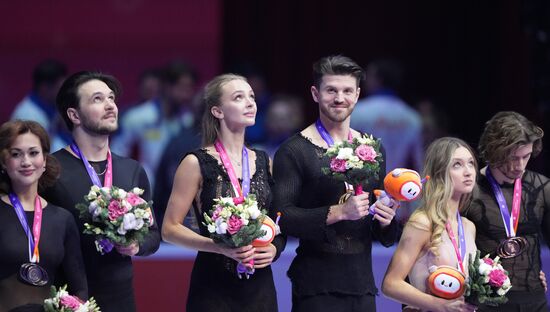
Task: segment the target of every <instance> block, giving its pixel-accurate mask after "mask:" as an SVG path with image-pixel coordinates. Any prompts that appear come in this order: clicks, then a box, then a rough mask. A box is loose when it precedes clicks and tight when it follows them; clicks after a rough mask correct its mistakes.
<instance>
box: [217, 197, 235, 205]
mask: <svg viewBox="0 0 550 312" xmlns="http://www.w3.org/2000/svg"><path fill="white" fill-rule="evenodd" d="M220 201H221V202H222V204H224V205H227V204H230V205H232V204H233V197H222V198H220Z"/></svg>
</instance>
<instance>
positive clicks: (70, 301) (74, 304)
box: [60, 295, 82, 311]
mask: <svg viewBox="0 0 550 312" xmlns="http://www.w3.org/2000/svg"><path fill="white" fill-rule="evenodd" d="M60 303H61V305H62V306H64V307H67V308H69V309H71V310H74V311H76V310H78V308H79V307H80V306H81V305H82V302H81V301H80V299H78V298H77V297H74V296H70V295H69V296H63V297H61V298H60Z"/></svg>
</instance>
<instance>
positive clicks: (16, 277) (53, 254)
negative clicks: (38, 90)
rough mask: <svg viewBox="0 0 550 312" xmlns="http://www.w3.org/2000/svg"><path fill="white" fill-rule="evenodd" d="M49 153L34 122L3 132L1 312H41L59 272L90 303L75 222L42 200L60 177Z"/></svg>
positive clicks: (0, 141)
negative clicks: (44, 192) (49, 187)
mask: <svg viewBox="0 0 550 312" xmlns="http://www.w3.org/2000/svg"><path fill="white" fill-rule="evenodd" d="M49 151H50V142H49V138H48V134H47V133H46V131H45V130H44V128H42V126H40V125H39V124H38V123H36V122H34V121H21V120H15V121H10V122H6V123H4V124H3V125H2V126H1V127H0V163H1V167H2V170H1V173H0V191H1V192H2V195H1V197H0V199H1V201H0V246H2V252H1V253H0V311H13V312H15V311H43V308H42V305H43V302H44V299H46V298H48V297H49V293H50V286H51V285H52V283H53V282H54V281H55V278H56V275H57V274H58V273H60V272H62V273H63V276H64V277H65V278H66V280H67V282H68V291H69V292H70V293H71V294H73V295H76V296H78V297H79V298H81V299H87V298H88V288H87V284H86V274H85V272H84V264H83V260H82V254H81V251H80V241H79V239H78V237H79V235H78V230H77V227H76V224H75V222H74V220H73V217H72V216H71V214H70V213H69V212H67V211H66V210H64V209H62V208H60V207H57V206H54V205H52V204H49V203H48V202H46V200H44V199H43V198H42V197H40V196H39V195H38V191H39V190H42V189H43V188H45V187H48V186H50V185H52V184H53V183H54V182H55V180H56V179H57V176H58V174H59V165H58V164H57V161H56V160H55V159H54V158H53V157H52V156H51V155H49Z"/></svg>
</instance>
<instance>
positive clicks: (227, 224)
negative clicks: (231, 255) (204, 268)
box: [204, 194, 266, 248]
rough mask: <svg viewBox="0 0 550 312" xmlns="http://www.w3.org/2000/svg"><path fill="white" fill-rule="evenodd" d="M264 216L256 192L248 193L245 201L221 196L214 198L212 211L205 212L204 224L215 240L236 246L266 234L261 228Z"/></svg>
mask: <svg viewBox="0 0 550 312" xmlns="http://www.w3.org/2000/svg"><path fill="white" fill-rule="evenodd" d="M264 218H266V213H265V211H262V210H260V209H259V208H258V203H257V202H256V196H255V195H254V194H248V195H247V196H246V197H245V198H244V201H235V200H234V198H232V197H221V198H217V199H214V206H213V207H212V210H211V211H210V213H206V212H205V213H204V220H205V222H204V225H205V226H206V227H207V228H208V232H210V237H211V238H212V239H213V240H214V242H216V243H218V244H224V245H226V246H228V247H232V248H235V247H242V246H246V245H249V244H251V243H252V241H254V240H255V239H257V238H260V237H262V236H263V235H265V231H264V230H262V229H261V227H262V223H263V220H264Z"/></svg>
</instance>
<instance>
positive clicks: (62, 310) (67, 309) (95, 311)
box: [44, 285, 101, 312]
mask: <svg viewBox="0 0 550 312" xmlns="http://www.w3.org/2000/svg"><path fill="white" fill-rule="evenodd" d="M44 311H46V312H100V311H101V310H100V309H99V307H98V306H97V304H96V302H95V300H94V298H93V297H92V298H90V300H88V301H86V302H84V301H82V300H81V299H80V298H78V297H76V296H71V295H69V293H68V292H67V285H65V286H62V287H60V288H59V290H56V289H55V286H52V288H51V298H48V299H46V300H44Z"/></svg>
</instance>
